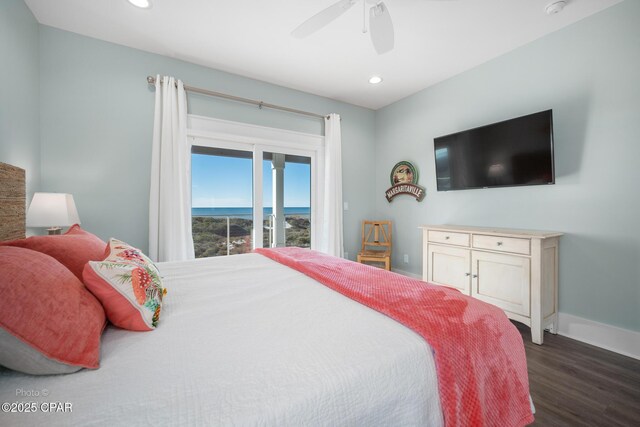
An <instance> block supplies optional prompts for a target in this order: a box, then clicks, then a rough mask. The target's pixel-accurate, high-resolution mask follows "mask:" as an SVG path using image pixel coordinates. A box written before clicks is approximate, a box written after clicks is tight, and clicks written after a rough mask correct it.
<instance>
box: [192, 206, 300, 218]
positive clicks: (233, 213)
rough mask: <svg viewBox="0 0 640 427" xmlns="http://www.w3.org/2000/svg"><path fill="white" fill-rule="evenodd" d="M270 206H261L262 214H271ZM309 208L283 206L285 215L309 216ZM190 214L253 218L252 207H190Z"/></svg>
mask: <svg viewBox="0 0 640 427" xmlns="http://www.w3.org/2000/svg"><path fill="white" fill-rule="evenodd" d="M271 211H272V209H271V208H263V216H264V217H265V218H266V216H267V215H271ZM310 212H311V208H309V207H308V206H307V207H304V206H302V207H285V208H284V214H285V216H290V215H298V216H309V214H310ZM191 216H194V217H195V216H213V217H220V216H228V217H231V218H243V219H252V218H253V208H191Z"/></svg>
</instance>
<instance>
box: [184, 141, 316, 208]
mask: <svg viewBox="0 0 640 427" xmlns="http://www.w3.org/2000/svg"><path fill="white" fill-rule="evenodd" d="M310 171H311V166H310V165H305V164H300V163H286V165H285V174H284V176H285V178H284V205H285V207H303V206H304V207H308V206H309V205H310V200H311V196H310V194H311V193H310V191H311V173H310ZM191 177H192V195H191V200H192V202H191V206H192V207H195V208H206V207H214V208H235V207H238V208H242V207H251V206H252V188H253V170H252V160H251V159H239V158H234V157H222V156H211V155H206V154H192V155H191ZM262 179H263V193H262V194H263V200H264V206H265V207H271V197H272V195H271V191H272V179H271V162H270V161H264V163H263V178H262Z"/></svg>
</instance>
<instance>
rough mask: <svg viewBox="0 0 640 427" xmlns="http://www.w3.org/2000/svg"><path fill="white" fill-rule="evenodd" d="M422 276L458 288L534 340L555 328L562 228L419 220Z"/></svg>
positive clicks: (554, 331)
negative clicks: (525, 330)
mask: <svg viewBox="0 0 640 427" xmlns="http://www.w3.org/2000/svg"><path fill="white" fill-rule="evenodd" d="M420 228H421V229H422V231H423V235H422V236H423V237H422V239H423V243H422V246H423V248H422V249H423V280H424V281H426V282H431V283H434V284H437V285H443V286H450V287H454V288H457V289H459V290H460V291H461V292H462V293H464V294H466V295H471V296H472V297H474V298H477V299H480V300H482V301H485V302H488V303H490V304H493V305H496V306H498V307H500V308H502V309H503V310H504V311H505V313H506V314H507V316H508V317H509V318H510V319H513V320H516V321H518V322H522V323H524V324H525V325H527V326H529V327H531V337H532V340H533V342H534V343H536V344H542V340H543V331H544V329H547V328H548V329H549V330H550V331H551V332H552V333H556V331H557V328H558V240H559V238H560V236H562V233H557V232H553V231H530V230H515V229H501V228H484V227H470V226H460V225H424V226H422V227H420Z"/></svg>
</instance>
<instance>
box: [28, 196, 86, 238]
mask: <svg viewBox="0 0 640 427" xmlns="http://www.w3.org/2000/svg"><path fill="white" fill-rule="evenodd" d="M73 224H80V217H79V216H78V210H77V209H76V204H75V203H74V201H73V196H72V195H71V194H64V193H35V194H34V195H33V199H32V200H31V205H29V210H28V211H27V227H49V228H47V231H48V232H49V234H60V231H61V230H62V228H61V227H69V226H72V225H73Z"/></svg>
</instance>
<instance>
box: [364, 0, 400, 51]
mask: <svg viewBox="0 0 640 427" xmlns="http://www.w3.org/2000/svg"><path fill="white" fill-rule="evenodd" d="M369 29H370V33H371V42H372V43H373V47H374V49H375V50H376V52H378V55H382V54H383V53H387V52H389V51H390V50H392V49H393V45H394V38H395V36H394V34H393V22H391V15H390V14H389V10H388V9H387V6H386V5H385V4H384V2H380V3H378V4H377V5H375V6H373V7H372V8H371V9H370V10H369Z"/></svg>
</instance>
